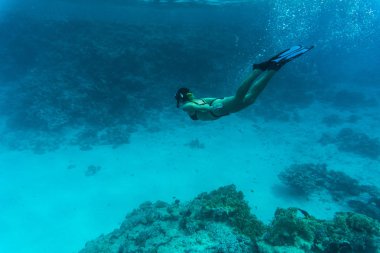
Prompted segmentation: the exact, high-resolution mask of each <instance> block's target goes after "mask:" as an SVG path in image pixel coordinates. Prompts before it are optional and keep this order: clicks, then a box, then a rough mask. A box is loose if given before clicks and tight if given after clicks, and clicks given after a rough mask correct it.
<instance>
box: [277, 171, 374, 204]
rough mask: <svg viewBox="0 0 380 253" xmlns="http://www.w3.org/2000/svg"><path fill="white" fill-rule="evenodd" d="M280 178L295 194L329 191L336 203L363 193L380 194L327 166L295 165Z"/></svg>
mask: <svg viewBox="0 0 380 253" xmlns="http://www.w3.org/2000/svg"><path fill="white" fill-rule="evenodd" d="M278 177H279V179H280V180H281V181H282V183H284V184H285V185H287V186H288V187H290V188H291V189H292V190H294V193H295V194H297V195H304V196H306V197H307V196H309V195H311V194H313V193H315V192H320V191H323V190H327V192H328V193H329V194H330V195H331V196H332V198H333V199H334V200H335V201H339V200H344V199H347V198H349V197H356V196H359V195H361V194H363V193H365V194H367V195H368V196H372V197H376V196H379V194H380V191H379V189H378V188H377V187H375V186H371V185H362V184H360V183H359V181H358V180H356V179H354V178H352V177H350V176H348V175H347V174H345V173H344V172H341V171H335V170H329V169H327V165H326V164H311V163H305V164H293V165H291V166H290V167H288V168H286V169H285V170H283V171H282V172H280V173H279V175H278Z"/></svg>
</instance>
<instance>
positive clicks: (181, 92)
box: [175, 87, 191, 108]
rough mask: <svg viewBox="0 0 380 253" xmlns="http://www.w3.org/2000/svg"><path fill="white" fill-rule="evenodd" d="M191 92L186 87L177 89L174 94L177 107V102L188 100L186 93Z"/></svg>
mask: <svg viewBox="0 0 380 253" xmlns="http://www.w3.org/2000/svg"><path fill="white" fill-rule="evenodd" d="M189 92H191V91H190V90H189V89H188V88H185V87H183V88H180V89H178V90H177V93H176V94H175V99H176V100H177V108H178V107H179V103H183V102H186V101H187V100H188V98H187V96H186V94H187V93H189Z"/></svg>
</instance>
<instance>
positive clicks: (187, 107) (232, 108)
mask: <svg viewBox="0 0 380 253" xmlns="http://www.w3.org/2000/svg"><path fill="white" fill-rule="evenodd" d="M312 48H313V46H311V47H303V46H294V47H291V48H289V49H287V50H285V51H283V52H281V53H279V54H277V55H275V56H274V57H272V58H270V59H269V60H267V61H265V62H262V63H259V64H254V65H253V71H252V73H251V74H250V75H249V76H248V78H247V79H246V80H245V81H244V82H243V83H242V84H241V85H240V87H239V88H238V90H237V92H236V94H235V95H234V96H230V97H223V98H196V97H195V96H194V95H193V93H192V92H191V91H190V89H188V88H180V89H179V90H178V91H177V93H176V95H175V99H176V100H177V107H178V108H181V109H182V110H183V111H185V112H187V113H188V114H189V116H190V118H191V119H193V120H217V119H219V118H221V117H223V116H226V115H229V114H230V113H235V112H238V111H240V110H242V109H244V108H246V107H248V106H250V105H251V104H253V103H254V102H255V100H256V98H257V97H258V96H259V95H260V93H261V92H262V91H263V90H264V88H265V87H266V86H267V84H268V82H269V80H270V79H271V78H272V77H273V75H274V74H275V73H276V72H277V71H278V70H279V69H280V68H281V67H282V66H284V65H285V64H286V63H288V62H290V61H291V60H293V59H295V58H297V57H299V56H301V55H303V54H304V53H306V52H308V51H310V50H311V49H312Z"/></svg>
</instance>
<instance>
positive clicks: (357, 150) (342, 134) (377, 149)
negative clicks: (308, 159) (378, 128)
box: [319, 128, 380, 160]
mask: <svg viewBox="0 0 380 253" xmlns="http://www.w3.org/2000/svg"><path fill="white" fill-rule="evenodd" d="M319 142H320V143H321V144H322V145H327V144H335V145H336V146H337V148H338V149H339V150H340V151H344V152H349V153H352V154H356V155H359V156H362V157H364V158H370V159H374V160H376V159H378V158H379V157H380V140H379V139H378V138H371V137H369V136H368V135H367V134H365V133H361V132H357V131H354V130H353V129H351V128H343V129H341V130H340V131H339V133H337V134H336V135H335V136H332V135H330V134H326V133H325V134H323V135H322V137H321V138H320V140H319Z"/></svg>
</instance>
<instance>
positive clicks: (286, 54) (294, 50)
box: [253, 45, 314, 71]
mask: <svg viewBox="0 0 380 253" xmlns="http://www.w3.org/2000/svg"><path fill="white" fill-rule="evenodd" d="M313 48H314V46H310V47H304V46H300V45H297V46H293V47H291V48H289V49H286V50H284V51H282V52H280V53H278V54H277V55H275V56H273V57H272V58H270V59H269V60H267V61H265V62H262V63H259V64H253V69H260V70H276V71H277V70H279V69H280V68H281V67H282V66H284V65H285V64H286V63H288V62H290V61H292V60H294V59H295V58H298V57H300V56H301V55H303V54H304V53H306V52H308V51H310V50H311V49H313Z"/></svg>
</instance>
